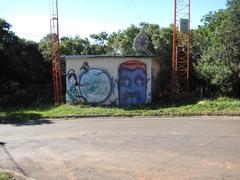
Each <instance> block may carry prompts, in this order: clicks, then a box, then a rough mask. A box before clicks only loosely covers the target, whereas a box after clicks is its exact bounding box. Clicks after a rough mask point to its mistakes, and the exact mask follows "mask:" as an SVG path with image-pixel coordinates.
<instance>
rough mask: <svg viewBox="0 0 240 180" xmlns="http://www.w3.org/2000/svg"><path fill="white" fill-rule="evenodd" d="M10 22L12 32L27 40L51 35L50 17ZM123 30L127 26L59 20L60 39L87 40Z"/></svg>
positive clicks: (36, 39)
mask: <svg viewBox="0 0 240 180" xmlns="http://www.w3.org/2000/svg"><path fill="white" fill-rule="evenodd" d="M8 22H9V23H10V24H12V29H11V30H12V31H13V32H15V33H16V34H17V35H18V36H19V37H22V38H25V39H29V40H34V41H39V40H40V39H42V38H43V37H44V36H46V35H47V34H49V33H50V17H49V16H18V17H13V18H10V19H8ZM123 28H125V26H124V25H121V24H106V23H104V22H100V21H96V20H93V21H83V20H78V19H71V20H69V19H64V18H62V19H59V33H60V37H62V36H75V35H80V36H81V37H82V38H85V37H88V36H89V35H90V34H93V33H99V32H102V31H106V32H108V33H111V32H114V31H118V30H119V29H123Z"/></svg>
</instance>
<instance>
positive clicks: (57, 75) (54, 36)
mask: <svg viewBox="0 0 240 180" xmlns="http://www.w3.org/2000/svg"><path fill="white" fill-rule="evenodd" d="M49 8H50V41H51V42H50V44H51V50H52V75H53V89H54V104H56V105H58V104H61V103H62V102H63V97H62V80H61V66H60V47H59V24H58V0H49Z"/></svg>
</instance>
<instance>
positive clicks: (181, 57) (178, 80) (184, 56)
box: [172, 0, 191, 95]
mask: <svg viewBox="0 0 240 180" xmlns="http://www.w3.org/2000/svg"><path fill="white" fill-rule="evenodd" d="M190 13H191V12H190V0H174V25H173V45H172V94H173V95H174V94H175V95H180V94H188V93H189V54H190Z"/></svg>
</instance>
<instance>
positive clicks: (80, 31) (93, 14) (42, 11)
mask: <svg viewBox="0 0 240 180" xmlns="http://www.w3.org/2000/svg"><path fill="white" fill-rule="evenodd" d="M224 8H226V0H191V27H192V28H196V27H197V26H198V25H200V24H201V22H200V20H201V18H202V16H203V15H205V14H207V13H208V12H209V11H215V10H218V9H224ZM0 18H3V19H5V20H7V21H8V22H9V23H10V24H11V25H12V29H11V30H12V31H14V32H16V34H17V35H18V36H20V37H23V38H26V39H31V40H34V41H39V40H40V39H41V38H43V37H44V36H45V35H46V34H48V33H49V31H50V25H49V22H50V20H49V19H50V12H49V0H0ZM59 22H60V36H75V35H80V36H81V37H88V36H89V35H90V34H93V33H98V32H101V31H106V32H108V33H111V32H113V31H118V30H119V29H124V28H126V27H128V26H129V25H131V24H135V25H138V24H139V23H140V22H149V23H156V24H159V25H160V26H161V27H166V26H168V25H169V24H171V23H172V22H173V0H118V1H117V0H59Z"/></svg>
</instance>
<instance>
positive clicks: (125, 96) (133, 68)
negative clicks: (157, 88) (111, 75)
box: [119, 60, 147, 106]
mask: <svg viewBox="0 0 240 180" xmlns="http://www.w3.org/2000/svg"><path fill="white" fill-rule="evenodd" d="M146 84H147V80H146V65H145V64H144V63H142V62H140V61H136V60H131V61H127V62H125V63H123V64H121V65H120V66H119V104H120V105H122V106H130V105H136V104H143V103H145V100H146Z"/></svg>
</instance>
